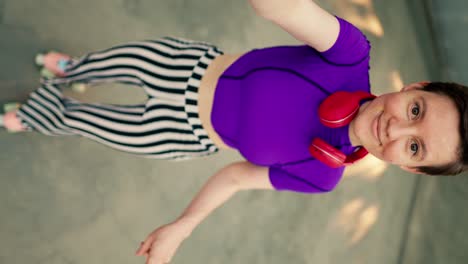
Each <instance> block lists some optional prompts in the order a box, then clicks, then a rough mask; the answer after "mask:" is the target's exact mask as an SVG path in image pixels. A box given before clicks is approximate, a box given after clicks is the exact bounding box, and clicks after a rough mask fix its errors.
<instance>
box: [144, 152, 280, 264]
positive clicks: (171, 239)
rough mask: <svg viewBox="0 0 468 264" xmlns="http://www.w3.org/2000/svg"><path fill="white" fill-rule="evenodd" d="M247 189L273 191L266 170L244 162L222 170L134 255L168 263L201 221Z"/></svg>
mask: <svg viewBox="0 0 468 264" xmlns="http://www.w3.org/2000/svg"><path fill="white" fill-rule="evenodd" d="M248 189H273V187H272V186H271V184H270V180H269V177H268V167H260V166H256V165H254V164H252V163H249V162H247V161H244V162H236V163H233V164H230V165H228V166H226V167H224V168H223V169H221V170H220V171H219V172H217V173H216V174H215V175H213V176H212V177H211V178H210V179H209V180H208V181H207V182H206V183H205V185H204V186H203V188H202V189H201V190H200V192H199V193H198V194H197V195H196V196H195V198H194V199H193V200H192V202H191V203H190V205H189V206H188V207H187V209H185V211H184V212H183V213H182V215H181V216H180V217H179V218H178V219H177V220H176V221H174V222H172V223H170V224H167V225H165V226H162V227H160V228H158V229H156V230H154V231H153V232H152V233H151V234H150V235H148V237H147V238H146V240H145V241H144V243H143V244H142V245H141V246H140V248H139V249H138V251H137V253H136V254H137V255H139V256H143V255H145V256H146V257H147V260H146V263H147V264H159V263H168V262H169V261H170V260H171V258H172V256H173V255H174V253H175V251H176V250H177V248H178V247H179V245H180V244H181V243H182V242H183V240H184V239H185V238H187V237H188V236H189V235H190V234H191V233H192V231H193V229H195V227H196V226H197V225H198V224H199V223H200V222H201V221H203V219H205V218H206V217H207V216H208V215H209V214H210V213H211V212H212V211H213V210H214V209H216V208H217V207H219V206H221V205H222V204H223V203H224V202H226V201H227V200H228V199H229V198H230V197H232V196H233V195H234V194H235V193H236V192H237V191H240V190H248Z"/></svg>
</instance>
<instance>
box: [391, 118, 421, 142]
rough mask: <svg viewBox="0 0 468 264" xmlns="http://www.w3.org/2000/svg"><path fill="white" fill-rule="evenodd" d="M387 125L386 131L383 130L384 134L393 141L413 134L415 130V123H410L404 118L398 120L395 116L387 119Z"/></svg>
mask: <svg viewBox="0 0 468 264" xmlns="http://www.w3.org/2000/svg"><path fill="white" fill-rule="evenodd" d="M387 125H388V126H387V127H386V131H384V136H386V137H387V138H388V139H389V141H393V140H396V139H398V138H401V137H408V136H413V135H415V134H416V131H417V127H416V124H415V123H410V122H407V121H406V120H398V119H396V118H391V119H390V120H388V124H387ZM384 129H385V127H384Z"/></svg>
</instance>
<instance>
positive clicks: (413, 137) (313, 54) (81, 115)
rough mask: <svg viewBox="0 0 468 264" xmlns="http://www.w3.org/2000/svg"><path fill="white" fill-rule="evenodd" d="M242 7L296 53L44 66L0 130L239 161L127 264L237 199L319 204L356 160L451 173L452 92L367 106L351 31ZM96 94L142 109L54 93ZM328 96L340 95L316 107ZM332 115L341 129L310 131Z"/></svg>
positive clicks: (455, 93) (305, 0) (155, 55)
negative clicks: (89, 87) (279, 32)
mask: <svg viewBox="0 0 468 264" xmlns="http://www.w3.org/2000/svg"><path fill="white" fill-rule="evenodd" d="M250 3H251V4H252V6H253V8H254V9H255V10H256V12H257V13H258V14H259V15H260V16H262V17H264V18H266V19H268V20H271V21H273V22H274V23H276V24H278V25H279V26H280V27H282V28H283V29H285V30H286V31H287V32H289V33H290V34H292V35H293V36H294V37H296V38H297V39H299V40H300V41H302V42H304V44H305V45H302V46H282V47H272V48H266V49H259V50H253V51H250V52H248V53H245V54H240V55H229V54H224V53H223V52H222V51H221V50H220V49H219V48H217V47H216V46H214V45H212V44H209V43H204V42H196V41H190V40H183V39H178V38H170V37H166V38H162V39H159V40H155V41H145V42H134V43H129V44H126V45H121V46H117V47H113V48H111V49H108V50H104V51H101V52H95V53H90V54H88V55H86V56H83V57H81V58H78V59H73V58H70V57H69V56H67V55H64V54H59V53H49V54H46V55H45V56H44V58H43V64H44V67H45V68H46V69H48V70H50V71H52V72H53V73H54V74H55V75H56V78H52V79H45V80H43V82H42V85H41V87H40V88H39V89H38V90H37V91H35V92H33V93H32V94H31V95H30V98H29V99H28V101H27V102H25V103H24V104H22V105H21V106H20V107H19V109H9V111H7V113H5V115H4V116H3V124H4V126H5V127H6V129H8V130H10V131H26V130H34V131H38V132H41V133H43V134H47V135H82V136H85V137H88V138H90V139H94V140H96V141H99V142H101V143H103V144H106V145H108V146H111V147H113V148H116V149H118V150H121V151H126V152H130V153H134V154H137V155H141V156H144V157H150V158H159V159H173V160H182V159H187V158H193V157H198V156H204V155H210V154H213V153H215V152H217V151H219V149H228V148H234V149H237V150H238V151H239V152H240V153H241V154H242V155H243V157H244V158H245V159H246V161H243V162H237V163H233V164H229V165H227V166H226V167H225V168H223V169H221V170H220V171H219V172H217V173H216V174H215V175H214V176H213V177H211V178H210V179H209V180H208V182H207V183H206V184H205V186H204V187H203V188H202V190H201V191H200V192H199V193H198V194H197V196H196V197H195V198H194V199H193V201H192V202H191V203H190V205H189V206H188V207H187V209H186V210H185V211H184V212H183V213H182V214H181V215H180V217H179V218H178V219H176V220H175V221H174V222H172V223H169V224H167V225H165V226H162V227H159V228H157V229H156V230H154V231H153V232H152V233H150V234H149V235H148V237H147V238H146V239H145V241H144V242H142V244H141V245H140V248H139V249H138V250H137V252H136V254H137V255H139V256H146V263H151V264H154V263H167V262H169V261H170V260H171V258H172V257H173V255H174V254H175V251H176V250H177V248H178V247H179V245H180V244H181V243H182V242H183V240H184V239H186V238H187V237H188V236H189V235H190V233H191V232H192V230H193V229H194V228H195V227H196V226H197V225H198V224H199V223H200V222H201V221H202V220H203V219H204V218H205V217H207V216H208V214H210V212H212V211H213V210H214V209H215V208H217V207H218V206H220V205H221V204H223V203H224V202H225V201H226V200H228V199H229V198H230V197H231V196H232V195H233V194H235V193H236V192H237V191H240V190H247V189H275V190H290V191H297V192H308V193H316V192H328V191H331V190H333V188H334V187H335V186H336V185H337V184H338V182H339V181H340V179H341V176H342V174H343V171H344V166H343V165H346V164H348V163H350V162H353V161H355V160H357V159H358V158H359V157H360V156H362V155H356V154H357V153H358V154H364V153H365V152H363V151H364V150H367V151H369V152H370V153H371V154H373V155H374V156H376V157H377V158H380V159H382V160H384V161H388V162H390V163H393V164H396V165H399V166H400V167H401V168H403V169H406V170H409V171H412V172H415V173H427V174H429V173H430V174H455V173H459V172H460V171H462V170H463V169H465V164H466V163H467V162H466V156H467V155H466V153H465V152H466V151H465V149H467V148H466V147H465V145H466V143H465V142H466V139H465V138H466V136H465V134H466V132H465V131H466V124H465V123H466V122H465V116H466V114H465V112H466V107H465V106H464V105H465V102H466V98H467V94H466V90H465V89H464V87H462V86H460V85H457V84H444V83H415V84H411V85H408V86H406V87H404V88H403V89H402V91H401V92H398V93H390V94H384V95H381V96H379V97H377V98H375V99H374V97H373V96H372V95H371V94H369V92H370V85H369V59H370V58H369V51H370V44H369V42H368V41H367V39H366V37H365V36H364V35H363V34H362V33H361V32H360V31H359V30H358V29H357V28H356V27H354V26H353V25H351V24H350V23H348V22H347V21H345V20H343V19H340V18H338V17H335V16H333V15H331V14H329V13H327V12H326V11H324V10H323V9H321V8H320V7H319V6H317V5H316V4H315V3H314V2H313V1H309V0H290V1H281V0H250ZM101 81H116V82H122V83H128V84H134V85H138V86H140V87H142V88H143V89H144V91H145V92H146V94H147V96H148V100H147V101H146V103H145V104H142V105H132V106H116V105H100V104H83V103H80V102H78V101H76V100H73V99H71V98H67V97H64V96H63V95H62V93H61V91H60V89H59V85H61V84H67V83H73V82H87V83H93V82H101ZM338 91H341V92H343V91H344V92H347V93H345V94H344V96H343V94H342V93H341V96H343V97H340V96H338V99H336V98H335V97H330V96H331V95H336V92H338ZM329 98H335V99H334V101H329V100H328V99H329ZM325 99H327V100H325ZM352 100H354V102H350V101H352ZM324 102H331V105H332V106H331V109H328V110H327V107H326V104H324ZM337 102H338V103H337ZM323 105H325V108H324V109H325V110H323V112H325V113H323V114H322V113H320V111H319V109H323V108H321V107H322V106H323ZM343 105H344V106H345V108H346V107H349V109H342V108H341V106H343ZM337 107H339V108H340V110H339V112H342V111H344V113H345V114H346V116H348V114H349V116H353V119H350V118H347V119H346V121H345V122H341V123H340V124H339V125H336V124H328V125H329V126H327V125H324V124H323V123H324V122H325V123H326V121H324V120H323V119H325V117H327V115H330V114H332V115H333V114H334V113H335V112H336V108H337ZM338 119H340V118H338ZM332 123H333V122H332ZM330 126H331V127H330ZM323 142H326V145H324V144H323ZM323 148H325V151H323ZM317 153H318V154H317ZM330 154H331V156H332V158H330V157H329V156H330ZM327 157H328V158H327ZM336 160H338V162H335V161H336Z"/></svg>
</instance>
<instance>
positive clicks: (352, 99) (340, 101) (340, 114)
mask: <svg viewBox="0 0 468 264" xmlns="http://www.w3.org/2000/svg"><path fill="white" fill-rule="evenodd" d="M370 98H375V95H372V94H370V93H367V92H362V91H357V92H352V93H351V92H345V91H339V92H336V93H333V94H332V95H330V96H328V97H327V98H326V99H325V100H324V101H323V102H322V103H321V104H320V106H319V109H318V115H319V118H320V122H321V123H322V124H323V125H325V126H327V127H331V128H337V127H342V126H345V125H347V124H349V123H350V122H351V120H353V119H354V117H355V116H356V115H357V113H358V112H359V103H360V101H361V100H363V99H370Z"/></svg>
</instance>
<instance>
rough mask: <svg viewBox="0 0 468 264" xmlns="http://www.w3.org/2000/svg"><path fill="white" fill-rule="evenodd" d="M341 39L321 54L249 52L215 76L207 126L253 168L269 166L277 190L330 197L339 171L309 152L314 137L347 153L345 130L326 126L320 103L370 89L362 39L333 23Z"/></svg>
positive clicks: (301, 49) (300, 49) (287, 49)
mask: <svg viewBox="0 0 468 264" xmlns="http://www.w3.org/2000/svg"><path fill="white" fill-rule="evenodd" d="M338 20H339V24H340V33H339V36H338V39H337V41H336V43H335V44H334V45H333V46H332V47H331V48H330V49H329V50H327V51H325V52H321V53H320V52H318V51H316V50H315V49H313V48H311V47H310V46H304V45H302V46H280V47H271V48H265V49H256V50H253V51H250V52H248V53H246V54H245V55H243V56H242V57H241V58H239V59H238V60H237V61H236V62H234V63H233V65H231V66H230V67H229V68H228V69H227V70H226V71H225V72H224V73H223V74H222V76H221V78H220V79H219V81H218V85H217V88H216V92H215V98H214V103H213V110H212V113H211V121H212V123H213V127H214V129H215V130H216V132H217V133H218V134H219V135H220V136H221V138H222V139H223V141H224V142H225V143H226V144H227V145H229V146H231V147H233V148H236V149H237V150H239V152H240V153H241V154H242V155H243V156H244V158H245V159H246V160H248V161H250V162H252V163H254V164H257V165H261V166H268V167H269V177H270V181H271V183H272V185H273V186H274V187H275V189H277V190H291V191H297V192H328V191H331V190H332V189H333V188H334V187H335V186H336V185H337V184H338V182H339V181H340V179H341V177H342V174H343V170H344V167H341V168H338V169H333V168H330V167H328V166H326V165H324V164H322V163H321V162H319V161H317V160H315V159H314V158H313V157H312V156H311V155H310V153H309V151H308V147H309V145H310V143H311V142H312V140H313V139H314V138H315V137H320V138H322V139H324V140H325V141H326V142H328V143H329V144H331V145H333V146H335V147H336V148H338V149H340V150H341V151H343V152H344V153H345V154H350V153H352V152H353V151H354V150H355V148H354V147H352V146H351V143H350V141H349V137H348V129H349V126H345V127H342V128H334V129H332V128H327V127H325V126H323V125H322V124H321V123H320V121H319V119H318V116H317V109H318V106H319V104H320V103H321V102H322V101H323V100H324V99H325V98H326V97H327V96H329V95H330V94H331V93H333V92H335V91H342V90H346V91H357V90H361V91H367V92H369V91H370V84H369V51H370V44H369V42H368V41H367V39H366V37H365V36H364V35H363V34H362V33H361V31H359V30H358V29H357V28H356V27H354V26H353V25H352V24H350V23H348V22H347V21H345V20H342V19H340V18H338Z"/></svg>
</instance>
